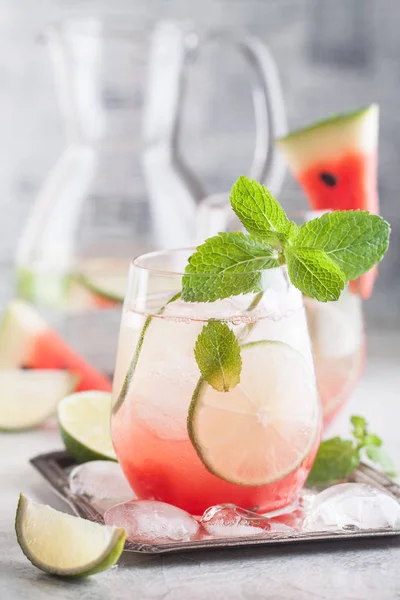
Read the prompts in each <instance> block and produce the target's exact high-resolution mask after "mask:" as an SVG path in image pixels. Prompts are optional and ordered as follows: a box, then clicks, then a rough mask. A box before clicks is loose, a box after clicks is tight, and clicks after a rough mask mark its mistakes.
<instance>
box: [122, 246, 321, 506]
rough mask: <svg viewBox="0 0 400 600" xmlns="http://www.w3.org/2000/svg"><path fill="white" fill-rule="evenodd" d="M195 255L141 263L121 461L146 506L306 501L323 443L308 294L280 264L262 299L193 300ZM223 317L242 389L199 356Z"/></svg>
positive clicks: (128, 304) (132, 287) (177, 253)
mask: <svg viewBox="0 0 400 600" xmlns="http://www.w3.org/2000/svg"><path fill="white" fill-rule="evenodd" d="M191 253H192V251H191V250H171V251H162V252H155V253H151V254H146V255H143V256H141V257H139V258H137V259H135V260H134V261H133V263H132V264H131V267H130V273H129V285H128V292H127V295H126V298H125V304H124V308H123V315H122V322H121V328H120V337H119V348H118V355H117V362H116V370H115V378H114V389H113V416H112V439H113V443H114V447H115V450H116V453H117V456H118V460H119V462H120V464H121V466H122V468H123V470H124V472H125V475H126V476H127V478H128V481H129V482H130V484H131V486H132V488H133V490H134V491H135V493H136V494H137V496H138V497H139V498H142V499H155V500H160V501H164V502H168V503H170V504H173V505H175V506H178V507H181V508H183V509H185V510H187V511H189V512H190V513H192V514H201V513H202V512H203V511H204V510H205V509H206V508H208V507H210V506H212V505H215V504H220V503H233V504H236V505H239V506H241V507H243V508H247V509H252V510H257V511H260V512H267V511H273V510H276V509H279V508H281V507H283V506H285V505H288V504H290V503H291V502H292V501H293V500H294V499H295V497H296V495H297V494H298V492H299V490H300V489H301V488H302V486H303V484H304V482H305V480H306V478H307V475H308V473H309V471H310V468H311V465H312V462H313V459H314V457H315V453H316V451H317V448H318V444H319V435H320V410H319V401H318V394H317V389H316V383H315V375H314V366H313V359H312V353H311V345H310V340H309V334H308V328H307V321H306V315H305V310H304V305H303V299H302V296H301V293H300V292H299V291H298V290H297V289H295V288H294V287H293V286H292V285H291V283H290V281H289V279H288V277H287V272H286V268H285V267H279V268H274V269H270V270H268V271H265V272H263V273H262V290H263V291H261V292H258V293H257V294H247V295H238V296H232V297H229V298H226V299H224V300H217V301H215V302H207V303H192V302H184V301H183V300H182V298H181V297H180V292H181V288H182V274H183V272H184V268H185V265H186V264H187V260H188V257H189V256H190V254H191ZM190 277H196V278H200V279H198V282H201V277H202V276H201V275H190ZM198 282H197V283H198ZM216 321H217V322H221V323H223V324H226V325H227V327H229V330H230V332H233V334H234V336H235V338H236V340H237V342H238V344H239V345H240V355H241V361H242V367H241V374H240V382H239V383H238V384H237V385H236V386H232V387H231V388H230V389H229V391H217V390H216V389H214V388H213V387H212V386H211V385H210V384H209V383H207V381H206V380H205V379H203V378H201V373H200V369H199V366H198V364H197V362H196V358H195V353H194V349H195V345H196V341H197V340H198V336H199V334H200V333H201V332H202V331H203V328H204V327H205V326H207V324H209V323H210V322H214V323H215V322H216ZM228 334H229V335H230V333H229V332H228ZM230 343H232V342H230Z"/></svg>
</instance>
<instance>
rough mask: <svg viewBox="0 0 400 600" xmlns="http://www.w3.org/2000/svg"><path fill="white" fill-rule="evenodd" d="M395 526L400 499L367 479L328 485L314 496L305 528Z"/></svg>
mask: <svg viewBox="0 0 400 600" xmlns="http://www.w3.org/2000/svg"><path fill="white" fill-rule="evenodd" d="M396 527H400V503H399V502H398V501H397V500H396V498H395V497H394V496H392V495H391V494H389V493H388V492H386V491H384V490H381V489H378V488H375V487H373V486H371V485H368V484H365V483H340V484H338V485H334V486H332V487H329V488H327V489H326V490H324V491H323V492H321V493H320V494H318V495H317V496H316V497H315V499H314V501H313V502H312V504H311V505H310V506H309V509H308V514H307V516H306V518H305V520H304V523H303V531H327V530H329V531H343V530H346V529H347V530H363V529H381V528H386V529H394V528H396Z"/></svg>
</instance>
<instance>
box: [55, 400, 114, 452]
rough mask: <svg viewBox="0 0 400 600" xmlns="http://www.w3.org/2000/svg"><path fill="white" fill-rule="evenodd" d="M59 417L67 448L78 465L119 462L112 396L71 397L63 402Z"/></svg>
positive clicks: (59, 407) (59, 408)
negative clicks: (112, 424)
mask: <svg viewBox="0 0 400 600" xmlns="http://www.w3.org/2000/svg"><path fill="white" fill-rule="evenodd" d="M57 418H58V424H59V427H60V432H61V435H62V438H63V440H64V444H65V447H66V449H67V451H68V453H69V454H70V455H71V456H72V457H73V458H75V460H76V461H77V462H80V463H82V462H87V461H89V460H117V458H116V455H115V452H114V449H113V446H112V442H111V436H110V418H111V394H108V393H107V392H96V391H90V392H77V393H76V394H71V395H70V396H67V397H66V398H64V399H63V400H62V401H61V402H60V403H59V405H58V409H57Z"/></svg>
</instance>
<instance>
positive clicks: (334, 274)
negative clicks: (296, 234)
mask: <svg viewBox="0 0 400 600" xmlns="http://www.w3.org/2000/svg"><path fill="white" fill-rule="evenodd" d="M296 244H297V242H296ZM284 254H285V258H286V263H287V268H288V273H289V277H290V281H291V282H292V283H293V285H294V286H296V287H297V288H298V289H299V290H300V291H301V292H303V294H305V295H306V296H309V297H310V298H316V299H317V300H320V302H328V301H330V300H337V299H338V298H339V296H340V293H341V291H342V290H343V288H344V286H345V284H346V279H345V277H344V275H343V273H342V271H341V270H340V269H339V267H338V266H337V265H336V264H335V263H334V262H333V260H331V259H330V258H329V257H328V256H327V254H325V252H324V251H323V250H314V249H312V248H302V247H299V246H297V245H296V246H286V247H285V250H284Z"/></svg>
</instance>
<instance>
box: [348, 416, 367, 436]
mask: <svg viewBox="0 0 400 600" xmlns="http://www.w3.org/2000/svg"><path fill="white" fill-rule="evenodd" d="M350 422H351V424H352V425H353V431H352V434H353V436H354V437H355V438H356V439H357V440H360V442H363V441H364V438H365V436H366V435H367V421H366V420H365V419H364V417H359V416H357V415H353V416H352V417H350Z"/></svg>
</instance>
